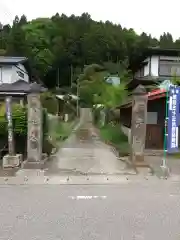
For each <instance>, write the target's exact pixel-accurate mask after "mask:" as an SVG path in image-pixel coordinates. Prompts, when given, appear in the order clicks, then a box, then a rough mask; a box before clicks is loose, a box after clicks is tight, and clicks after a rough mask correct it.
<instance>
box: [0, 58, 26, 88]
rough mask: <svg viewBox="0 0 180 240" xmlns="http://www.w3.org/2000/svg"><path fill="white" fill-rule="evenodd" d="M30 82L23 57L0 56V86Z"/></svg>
mask: <svg viewBox="0 0 180 240" xmlns="http://www.w3.org/2000/svg"><path fill="white" fill-rule="evenodd" d="M19 80H23V81H25V82H29V81H30V68H29V66H28V59H27V58H25V57H7V56H0V84H3V83H14V82H17V81H19Z"/></svg>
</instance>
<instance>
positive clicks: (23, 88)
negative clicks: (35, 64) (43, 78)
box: [0, 80, 47, 93]
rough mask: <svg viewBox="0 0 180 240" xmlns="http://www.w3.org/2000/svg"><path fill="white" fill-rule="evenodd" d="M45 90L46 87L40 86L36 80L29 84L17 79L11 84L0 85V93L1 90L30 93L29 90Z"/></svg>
mask: <svg viewBox="0 0 180 240" xmlns="http://www.w3.org/2000/svg"><path fill="white" fill-rule="evenodd" d="M46 90H47V89H46V88H44V87H42V86H41V85H40V84H38V83H36V82H34V83H30V84H29V83H27V82H25V81H23V80H19V81H17V82H14V83H12V84H9V83H3V84H1V85H0V93H1V92H14V93H16V92H17V93H19V92H24V93H30V92H45V91H46Z"/></svg>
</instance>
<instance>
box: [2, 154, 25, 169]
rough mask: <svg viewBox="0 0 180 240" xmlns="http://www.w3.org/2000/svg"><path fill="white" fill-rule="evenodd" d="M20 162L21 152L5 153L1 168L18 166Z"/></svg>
mask: <svg viewBox="0 0 180 240" xmlns="http://www.w3.org/2000/svg"><path fill="white" fill-rule="evenodd" d="M21 163H22V154H16V155H14V156H10V155H5V156H4V157H3V168H14V167H19V166H20V165H21Z"/></svg>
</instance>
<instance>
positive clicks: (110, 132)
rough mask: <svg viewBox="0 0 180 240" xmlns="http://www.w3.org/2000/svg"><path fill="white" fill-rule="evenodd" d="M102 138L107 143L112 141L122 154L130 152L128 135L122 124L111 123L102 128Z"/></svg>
mask: <svg viewBox="0 0 180 240" xmlns="http://www.w3.org/2000/svg"><path fill="white" fill-rule="evenodd" d="M100 135H101V138H102V139H103V140H104V141H106V142H107V143H111V144H112V145H113V146H114V147H116V149H118V150H119V153H120V154H123V155H127V154H129V143H128V137H127V136H126V135H125V134H124V133H123V132H122V131H121V128H120V125H119V124H117V125H115V124H113V123H109V124H106V125H105V126H104V127H102V128H100Z"/></svg>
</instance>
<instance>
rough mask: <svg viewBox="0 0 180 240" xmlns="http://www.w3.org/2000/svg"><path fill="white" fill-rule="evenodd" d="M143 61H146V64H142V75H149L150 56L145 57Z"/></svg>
mask: <svg viewBox="0 0 180 240" xmlns="http://www.w3.org/2000/svg"><path fill="white" fill-rule="evenodd" d="M144 62H147V65H145V66H144V76H148V75H149V67H150V58H147V59H145V61H144Z"/></svg>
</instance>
